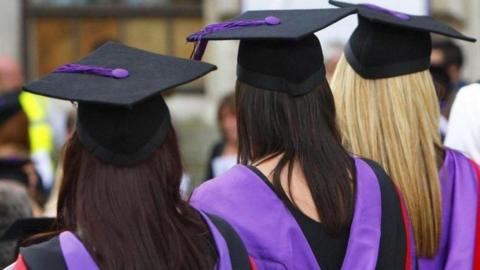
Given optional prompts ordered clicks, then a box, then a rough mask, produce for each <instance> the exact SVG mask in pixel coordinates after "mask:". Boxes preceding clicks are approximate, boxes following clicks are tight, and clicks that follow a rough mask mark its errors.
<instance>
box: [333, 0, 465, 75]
mask: <svg viewBox="0 0 480 270" xmlns="http://www.w3.org/2000/svg"><path fill="white" fill-rule="evenodd" d="M330 3H331V4H332V5H335V6H339V7H342V8H347V7H353V8H356V9H357V13H358V26H357V28H356V29H355V31H354V32H353V34H352V36H351V37H350V39H349V41H348V43H347V45H346V46H345V57H346V58H347V61H348V63H349V64H350V65H351V66H352V68H353V69H354V70H355V71H356V72H357V73H358V74H359V75H360V76H362V77H364V78H367V79H380V78H388V77H395V76H400V75H405V74H410V73H414V72H419V71H423V70H427V69H428V68H429V67H430V53H431V50H432V42H431V37H430V33H436V34H440V35H444V36H448V37H451V38H456V39H462V40H466V41H475V39H474V38H471V37H467V36H465V35H463V34H461V33H460V32H458V31H457V30H455V29H453V28H451V27H450V26H448V25H446V24H444V23H441V22H438V21H436V20H434V19H433V18H432V17H430V16H414V15H409V14H405V13H401V12H397V11H393V10H388V9H385V8H382V7H379V6H375V5H372V4H358V5H357V4H349V3H343V2H338V1H330Z"/></svg>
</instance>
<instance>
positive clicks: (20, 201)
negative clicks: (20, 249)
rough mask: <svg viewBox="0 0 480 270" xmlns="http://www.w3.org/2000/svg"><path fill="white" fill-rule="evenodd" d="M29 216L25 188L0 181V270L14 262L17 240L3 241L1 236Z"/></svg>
mask: <svg viewBox="0 0 480 270" xmlns="http://www.w3.org/2000/svg"><path fill="white" fill-rule="evenodd" d="M0 178H1V176H0ZM31 216H32V205H31V200H30V198H29V196H28V194H27V190H26V189H25V187H24V186H22V185H21V184H19V183H16V182H13V181H8V180H5V179H0V269H3V268H4V267H7V266H8V265H9V264H11V263H12V262H14V261H15V257H16V247H17V241H16V240H17V239H9V240H4V239H2V238H3V237H1V236H3V235H4V234H5V233H6V231H7V230H8V228H9V227H10V226H11V225H12V224H13V223H14V222H15V221H16V220H18V219H22V218H28V217H31Z"/></svg>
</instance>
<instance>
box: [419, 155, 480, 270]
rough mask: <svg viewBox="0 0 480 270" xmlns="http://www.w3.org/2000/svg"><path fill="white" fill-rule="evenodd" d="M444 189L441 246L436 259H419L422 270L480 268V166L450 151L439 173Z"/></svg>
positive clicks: (466, 269)
mask: <svg viewBox="0 0 480 270" xmlns="http://www.w3.org/2000/svg"><path fill="white" fill-rule="evenodd" d="M439 177H440V183H441V189H442V191H441V192H442V227H441V234H440V247H439V250H438V252H437V255H436V256H435V257H433V258H419V259H418V264H419V269H420V270H433V269H442V270H443V269H445V270H453V269H462V270H468V269H480V250H479V247H480V237H479V234H478V231H479V229H480V221H479V215H478V210H479V203H480V201H479V200H478V195H479V184H478V183H479V179H480V170H479V169H478V166H477V165H476V164H475V163H474V162H473V161H471V160H469V159H468V158H466V157H465V156H464V155H463V154H461V153H460V152H458V151H455V150H451V149H447V150H446V155H445V161H444V163H443V166H442V168H441V169H440V172H439Z"/></svg>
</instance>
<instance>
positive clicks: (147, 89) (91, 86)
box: [24, 42, 216, 106]
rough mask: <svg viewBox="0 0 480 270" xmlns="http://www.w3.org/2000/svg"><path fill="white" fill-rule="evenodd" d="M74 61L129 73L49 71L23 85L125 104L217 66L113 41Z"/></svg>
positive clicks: (62, 95)
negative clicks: (118, 75) (120, 76)
mask: <svg viewBox="0 0 480 270" xmlns="http://www.w3.org/2000/svg"><path fill="white" fill-rule="evenodd" d="M75 63H76V64H82V65H93V66H99V67H104V68H111V69H116V68H122V69H126V70H128V73H129V76H128V77H127V78H124V79H115V78H111V77H103V76H98V75H92V74H82V73H51V74H48V75H46V76H45V77H43V78H41V79H40V80H37V81H34V82H32V83H29V84H27V85H26V86H24V89H25V90H26V91H29V92H32V93H35V94H39V95H43V96H49V97H54V98H59V99H65V100H71V101H79V102H92V103H104V104H112V105H125V106H128V105H133V104H135V103H137V102H139V101H142V100H144V99H146V98H148V97H150V96H152V95H155V94H157V93H159V92H161V91H163V90H167V89H170V88H173V87H175V86H178V85H181V84H185V83H188V82H190V81H193V80H195V79H197V78H199V77H201V76H203V75H205V74H206V73H208V72H210V71H212V70H215V69H216V67H215V66H214V65H211V64H207V63H202V62H199V61H192V60H187V59H181V58H176V57H172V56H164V55H160V54H155V53H150V52H147V51H143V50H140V49H135V48H131V47H128V46H125V45H122V44H119V43H114V42H109V43H107V44H105V45H103V46H102V47H100V48H99V49H97V50H95V51H94V52H93V53H92V54H90V55H89V56H87V57H85V58H83V59H82V60H80V61H78V62H75Z"/></svg>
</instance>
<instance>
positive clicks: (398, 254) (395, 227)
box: [364, 159, 407, 270]
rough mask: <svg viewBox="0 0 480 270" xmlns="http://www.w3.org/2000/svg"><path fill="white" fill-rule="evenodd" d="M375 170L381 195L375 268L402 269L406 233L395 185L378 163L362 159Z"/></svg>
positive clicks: (379, 269) (403, 265) (405, 248)
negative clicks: (378, 247)
mask: <svg viewBox="0 0 480 270" xmlns="http://www.w3.org/2000/svg"><path fill="white" fill-rule="evenodd" d="M364 161H365V162H367V163H368V165H370V167H371V168H372V169H373V171H374V172H375V175H376V176H377V179H378V182H379V184H380V190H381V194H382V195H381V196H382V221H381V222H382V225H381V238H380V249H379V252H378V261H377V267H376V269H377V270H383V269H385V270H386V269H388V270H396V269H398V270H403V269H405V259H406V252H407V239H406V237H407V234H406V232H405V226H404V221H403V214H402V206H401V202H400V198H399V197H398V194H397V191H396V188H395V185H394V184H393V182H392V180H391V179H390V177H389V176H388V175H387V173H386V172H385V171H384V170H383V168H382V167H380V165H379V164H378V163H376V162H374V161H372V160H368V159H364Z"/></svg>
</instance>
